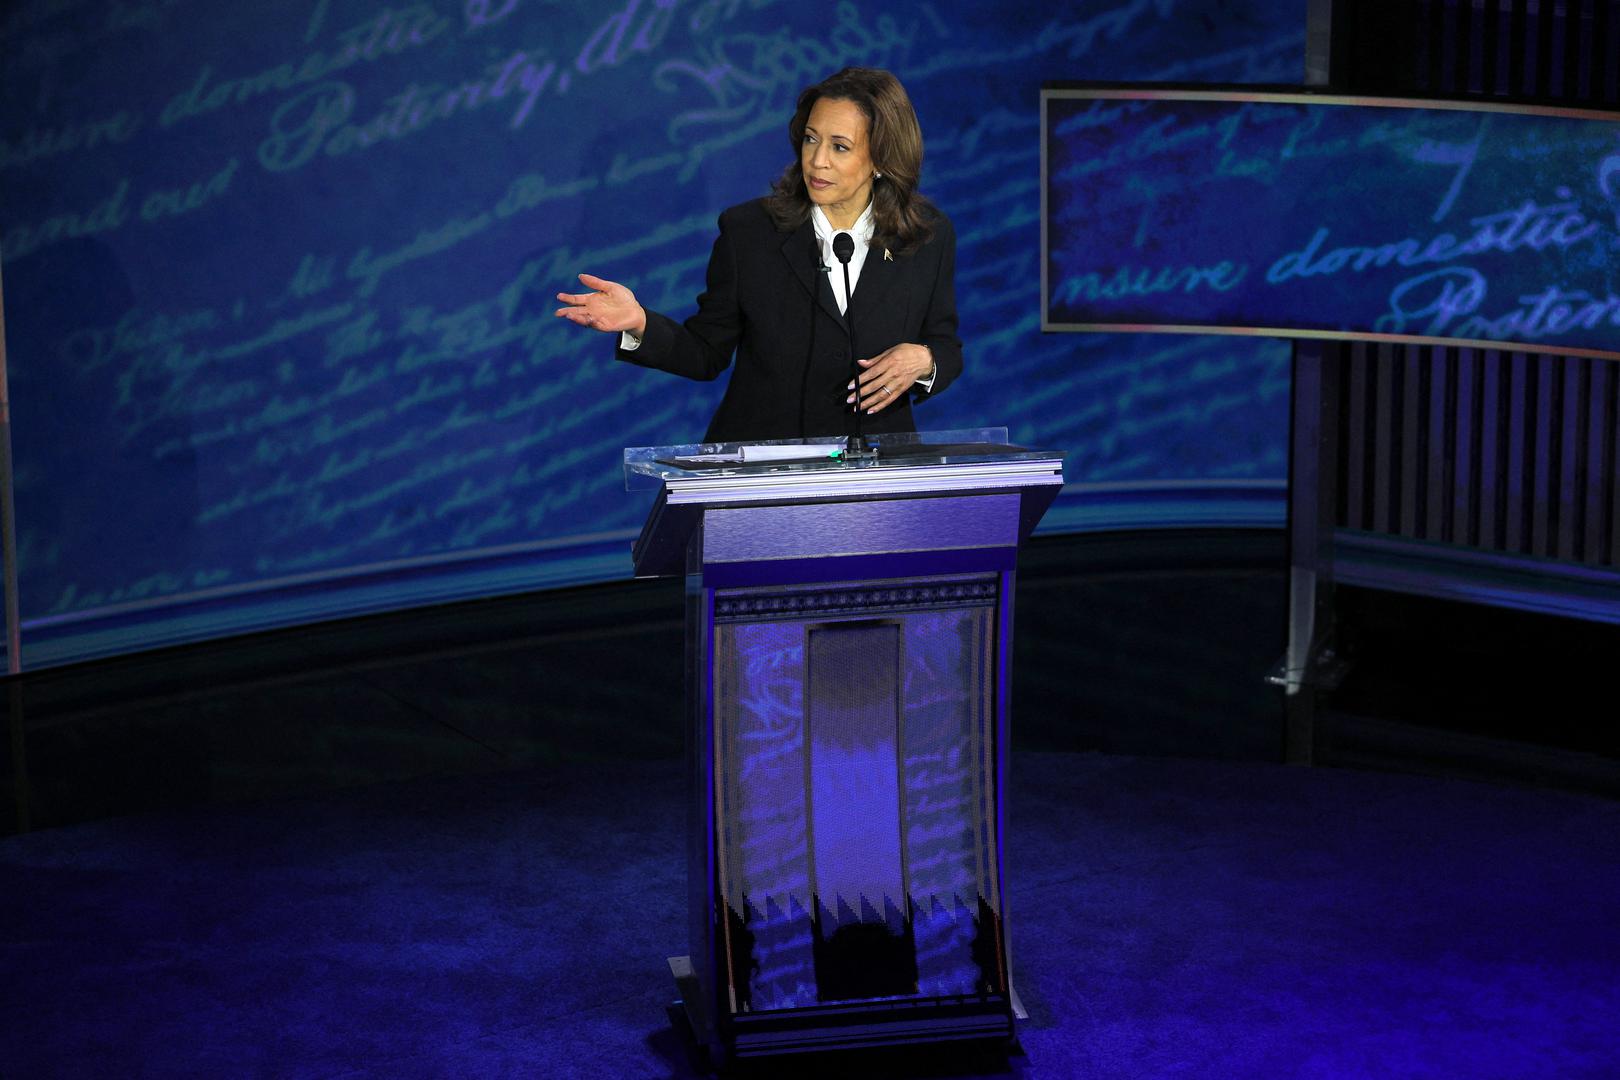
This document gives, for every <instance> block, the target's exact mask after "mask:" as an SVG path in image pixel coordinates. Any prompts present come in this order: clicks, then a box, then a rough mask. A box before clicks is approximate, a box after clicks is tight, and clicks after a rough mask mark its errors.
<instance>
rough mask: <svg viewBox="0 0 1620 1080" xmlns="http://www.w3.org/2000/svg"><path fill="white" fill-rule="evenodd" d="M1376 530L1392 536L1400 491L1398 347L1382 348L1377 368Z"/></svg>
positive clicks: (1375, 445) (1375, 391)
mask: <svg viewBox="0 0 1620 1080" xmlns="http://www.w3.org/2000/svg"><path fill="white" fill-rule="evenodd" d="M1373 379H1374V394H1375V396H1374V406H1373V528H1374V529H1376V530H1377V531H1378V532H1383V533H1387V532H1392V531H1393V525H1394V522H1393V521H1392V520H1391V518H1392V516H1393V515H1392V511H1393V510H1394V509H1395V504H1396V498H1397V496H1398V494H1399V490H1398V488H1397V486H1396V481H1397V479H1398V477H1396V475H1395V461H1396V458H1395V437H1396V432H1397V431H1399V430H1400V429H1399V427H1398V425H1397V424H1396V421H1395V347H1394V346H1393V345H1384V344H1381V345H1379V346H1378V356H1377V360H1376V361H1375V362H1374V364H1373Z"/></svg>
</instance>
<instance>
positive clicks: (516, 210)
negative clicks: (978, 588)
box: [0, 0, 1303, 663]
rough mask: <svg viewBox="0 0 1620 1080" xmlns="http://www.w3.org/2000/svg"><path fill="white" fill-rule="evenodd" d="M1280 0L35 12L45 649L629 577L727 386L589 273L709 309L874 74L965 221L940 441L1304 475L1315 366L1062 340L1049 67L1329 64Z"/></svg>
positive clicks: (450, 1) (180, 5)
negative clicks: (737, 229)
mask: <svg viewBox="0 0 1620 1080" xmlns="http://www.w3.org/2000/svg"><path fill="white" fill-rule="evenodd" d="M1292 6H1295V7H1297V6H1298V5H1292ZM1285 7H1290V5H1276V4H1270V3H1265V4H1252V5H1244V4H1232V3H1230V2H1229V0H1099V2H1095V3H1085V4H1073V5H982V4H972V3H966V2H960V0H940V2H935V3H898V2H894V3H864V2H863V3H855V2H843V3H835V4H789V3H778V2H772V0H609V2H606V3H589V4H584V3H581V4H571V3H561V2H557V0H390V2H383V3H379V2H378V0H262V2H255V3H232V4H222V3H217V2H215V0H121V2H119V3H116V4H107V3H99V2H91V0H21V2H19V3H14V4H10V5H7V6H6V7H5V8H4V13H3V14H0V47H3V51H4V55H5V58H6V61H5V64H4V66H3V68H0V192H3V198H0V256H3V260H4V261H3V286H4V301H5V315H6V341H7V345H8V355H9V363H10V377H11V395H12V401H13V406H14V419H13V425H14V426H13V436H14V445H15V456H16V496H17V510H18V528H19V543H20V548H21V557H20V569H21V607H22V612H23V616H24V641H25V654H26V653H28V650H30V649H33V650H34V652H33V653H32V654H31V655H30V656H29V662H30V663H42V662H52V661H55V660H60V659H66V658H70V657H72V656H76V655H87V654H89V653H93V652H97V651H107V650H110V649H120V648H129V647H135V646H141V645H150V644H155V643H158V642H160V641H164V640H179V639H183V638H186V637H195V636H198V635H199V634H210V633H223V632H227V631H231V630H239V629H249V628H252V627H255V626H264V625H275V624H278V623H286V622H289V621H297V620H300V619H309V618H317V617H321V616H323V615H330V614H339V613H342V612H345V611H355V610H364V609H367V608H376V607H387V606H393V605H398V604H406V603H417V602H422V601H425V600H433V599H448V598H453V597H455V596H459V595H468V594H472V593H478V592H486V591H499V590H507V589H514V588H527V587H533V586H536V585H546V584H558V583H565V582H572V581H586V580H600V579H603V578H608V577H615V576H626V575H628V573H629V572H630V563H629V557H628V551H629V540H630V537H631V536H632V535H633V531H634V530H635V528H636V527H637V526H638V524H639V521H640V519H641V517H642V515H643V514H644V513H645V511H646V509H647V505H646V499H645V498H644V497H637V496H633V495H627V494H626V492H625V491H624V487H623V480H622V474H621V470H620V466H619V451H620V448H621V447H624V446H627V445H629V446H634V445H654V444H663V443H673V442H687V441H691V440H693V439H695V438H697V437H699V436H700V435H701V433H702V431H703V430H704V427H705V425H706V423H707V420H708V417H709V414H710V413H711V412H712V410H713V408H714V406H715V404H716V403H717V402H718V399H719V394H720V392H721V391H722V389H723V381H722V383H712V384H699V383H690V382H686V381H684V380H679V379H675V378H673V377H670V376H667V375H662V374H660V373H656V372H644V371H641V370H638V369H635V368H632V367H630V366H629V365H625V364H619V363H616V362H614V361H613V360H612V359H611V347H610V346H611V343H610V342H609V340H608V339H607V338H606V337H604V336H602V335H598V334H595V333H592V332H590V331H585V330H582V329H580V328H578V327H574V326H571V325H569V324H567V323H566V322H565V321H563V320H560V319H557V318H555V317H554V315H553V311H554V310H555V308H556V307H557V303H556V301H555V299H554V297H555V294H556V293H557V292H558V291H560V290H573V289H574V288H576V284H575V282H574V278H573V275H575V274H576V273H579V272H581V271H588V272H591V273H596V274H600V275H602V276H606V277H610V278H614V279H617V280H620V281H623V282H625V283H626V284H628V285H630V286H631V287H632V288H633V289H635V290H636V293H637V295H638V297H639V298H640V299H641V300H642V301H643V302H644V303H645V304H647V305H648V306H649V307H652V308H655V309H658V310H662V311H664V312H666V313H668V314H670V315H672V316H674V317H676V318H683V317H685V315H687V314H688V313H690V312H691V311H692V310H693V307H694V299H695V297H696V296H697V294H698V293H699V292H700V291H701V289H702V283H703V270H704V266H705V263H706V260H707V257H708V253H709V249H710V245H711V242H712V240H713V237H714V234H715V219H716V216H717V215H718V213H719V212H720V211H721V210H722V209H723V208H725V207H726V206H728V205H731V204H734V203H738V202H741V201H743V200H745V199H749V198H752V197H755V196H758V195H761V194H763V193H764V192H765V191H766V190H767V187H768V184H769V182H770V181H771V180H772V179H773V178H774V177H775V176H776V175H778V174H779V173H780V171H781V170H782V168H783V167H784V166H785V165H786V164H787V163H788V161H789V160H790V155H791V153H792V149H791V148H790V147H789V145H788V138H787V133H786V125H787V120H788V117H789V114H790V112H791V110H792V105H793V102H794V100H795V98H796V96H797V94H798V92H799V90H800V89H802V88H803V87H804V86H805V85H807V84H809V83H812V82H815V81H817V80H819V79H821V78H823V77H825V76H826V75H828V74H830V73H831V72H833V71H835V70H836V69H838V68H839V67H842V66H844V65H847V64H863V65H872V66H880V67H887V68H889V69H891V70H893V71H895V72H896V74H898V75H899V76H900V78H901V79H902V80H903V81H904V82H905V84H906V86H907V88H908V90H909V91H910V93H911V95H912V97H913V100H914V102H915V104H916V106H917V109H918V113H919V116H920V118H921V121H922V126H923V132H924V136H925V139H926V143H927V160H926V163H925V167H924V173H923V181H922V186H923V190H924V191H925V192H926V193H927V194H929V195H930V196H931V197H932V198H933V199H934V200H935V201H936V202H937V203H938V204H939V205H940V206H941V207H942V208H943V209H944V210H945V211H946V212H947V213H949V214H950V215H951V217H952V218H953V220H954V221H955V224H956V229H957V233H958V237H959V248H958V258H957V266H958V279H957V286H958V294H959V309H960V310H961V312H962V316H963V324H962V336H963V338H964V340H965V343H966V353H967V371H966V373H965V374H964V376H963V377H962V379H961V380H960V382H959V383H958V385H956V386H954V387H953V388H951V390H949V391H948V392H947V393H945V394H943V395H942V396H941V398H940V399H939V400H938V401H937V402H933V403H931V404H929V405H928V406H927V408H926V409H925V410H923V411H922V412H921V413H920V415H919V417H918V420H919V423H920V424H923V425H925V426H929V427H935V428H957V427H972V426H980V425H992V424H1005V425H1007V426H1009V427H1010V428H1011V431H1012V434H1013V436H1014V437H1015V438H1017V439H1020V440H1025V441H1029V442H1034V443H1038V444H1041V445H1047V446H1054V447H1058V448H1061V449H1064V450H1067V451H1068V452H1069V454H1070V458H1069V474H1070V479H1071V480H1074V481H1079V482H1080V483H1081V484H1082V485H1107V484H1124V485H1141V484H1167V483H1182V482H1191V483H1194V484H1205V483H1213V484H1223V483H1229V484H1244V483H1262V484H1264V483H1274V482H1275V481H1277V480H1278V479H1280V478H1281V477H1282V476H1283V475H1284V471H1285V470H1284V462H1283V452H1282V431H1283V426H1284V421H1283V411H1282V410H1283V404H1284V401H1285V398H1286V393H1285V391H1286V362H1287V361H1286V357H1287V352H1286V348H1285V347H1283V346H1280V345H1278V344H1277V343H1272V342H1240V341H1232V340H1222V339H1215V338H1189V339H1184V340H1179V341H1173V342H1167V341H1166V339H1163V338H1153V337H1146V336H1131V337H1121V336H1112V335H1096V336H1088V337H1085V338H1081V337H1076V336H1073V335H1043V334H1042V333H1041V332H1040V315H1041V309H1040V287H1039V282H1040V258H1039V252H1040V236H1039V228H1038V222H1039V211H1040V153H1041V150H1040V120H1039V88H1040V85H1041V83H1042V82H1043V81H1045V80H1053V79H1064V78H1069V79H1072V78H1075V77H1077V76H1081V75H1084V76H1086V77H1097V78H1114V79H1127V78H1139V79H1165V80H1169V79H1175V80H1211V81H1214V80H1219V81H1221V82H1233V81H1239V82H1277V81H1292V80H1294V79H1297V78H1298V76H1299V72H1300V71H1301V69H1302V59H1301V58H1302V53H1303V12H1302V11H1286V12H1284V11H1280V10H1279V9H1280V8H1285ZM1054 520H1057V519H1056V518H1054ZM97 634H100V635H101V636H100V637H97V636H96V635H97ZM70 635H77V638H76V640H75V641H74V642H72V643H64V644H60V646H59V647H58V646H55V645H50V642H52V641H53V640H54V641H58V642H66V636H70ZM30 642H32V643H33V644H29V643H30ZM52 650H54V651H52Z"/></svg>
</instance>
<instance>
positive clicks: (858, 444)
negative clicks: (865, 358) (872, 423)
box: [832, 232, 877, 460]
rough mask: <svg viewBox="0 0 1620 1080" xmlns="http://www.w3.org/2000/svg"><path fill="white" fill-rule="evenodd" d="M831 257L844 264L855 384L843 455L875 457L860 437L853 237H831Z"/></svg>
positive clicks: (847, 331)
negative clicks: (850, 425)
mask: <svg viewBox="0 0 1620 1080" xmlns="http://www.w3.org/2000/svg"><path fill="white" fill-rule="evenodd" d="M832 250H833V257H834V258H836V259H837V260H838V261H839V262H841V263H843V264H844V333H845V334H846V336H847V337H848V340H849V370H850V382H851V383H852V384H854V386H855V401H854V403H853V408H852V409H851V412H852V413H853V414H854V418H855V423H854V425H853V427H854V429H855V430H853V431H851V432H850V433H849V436H848V438H847V439H846V440H845V443H844V457H845V459H846V460H848V459H850V458H864V457H876V456H877V454H876V453H875V452H869V451H868V450H867V449H866V442H865V440H864V439H863V438H862V437H861V390H860V378H861V366H860V365H859V364H857V363H856V362H855V318H854V314H855V313H854V311H853V310H851V309H853V308H854V306H855V304H854V298H853V296H852V293H853V291H854V290H852V289H851V288H850V285H849V260H850V258H851V256H853V255H854V254H855V238H854V237H853V236H851V235H849V233H847V232H841V233H838V234H836V235H835V236H834V237H833V241H832Z"/></svg>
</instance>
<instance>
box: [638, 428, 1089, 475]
mask: <svg viewBox="0 0 1620 1080" xmlns="http://www.w3.org/2000/svg"><path fill="white" fill-rule="evenodd" d="M864 443H865V445H867V446H868V447H871V448H873V449H875V450H876V451H877V454H876V456H875V457H860V458H851V457H849V456H847V455H846V454H845V440H844V439H843V438H841V437H837V436H826V437H821V438H814V439H773V440H768V441H755V442H746V443H685V444H681V445H678V446H631V447H626V448H625V451H624V486H625V489H626V490H627V491H634V490H638V489H644V488H657V487H662V486H665V485H667V484H669V483H670V482H671V481H677V482H678V481H682V480H698V479H703V478H712V479H719V478H721V477H736V478H743V477H762V478H763V477H770V476H773V475H775V476H779V477H782V478H783V479H786V477H787V475H804V474H813V473H842V472H848V471H849V470H855V469H860V470H868V469H879V470H883V469H915V468H917V467H919V466H928V465H969V464H973V463H977V462H985V463H988V462H1008V463H1010V462H1020V461H1027V462H1034V461H1050V460H1052V459H1053V458H1056V457H1059V456H1061V455H1058V454H1056V453H1054V452H1053V451H1050V450H1036V449H1031V448H1028V447H1023V446H1016V445H1014V444H1012V443H1009V442H1008V441H1007V429H1006V428H1004V427H994V428H965V429H962V430H957V431H907V432H894V433H891V434H885V435H868V436H866V438H865V440H864Z"/></svg>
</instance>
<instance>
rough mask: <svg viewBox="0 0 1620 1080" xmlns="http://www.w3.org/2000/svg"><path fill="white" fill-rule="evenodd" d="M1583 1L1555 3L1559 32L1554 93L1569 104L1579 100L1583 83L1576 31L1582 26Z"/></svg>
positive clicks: (1555, 38) (1565, 0) (1555, 48)
mask: <svg viewBox="0 0 1620 1080" xmlns="http://www.w3.org/2000/svg"><path fill="white" fill-rule="evenodd" d="M1579 10H1581V0H1562V3H1555V5H1554V15H1555V16H1557V23H1555V24H1557V28H1558V29H1557V31H1555V34H1557V36H1555V37H1554V44H1552V47H1554V57H1555V60H1554V63H1555V70H1557V78H1555V79H1554V87H1555V89H1554V92H1555V94H1557V96H1558V97H1562V99H1563V100H1567V102H1573V100H1578V99H1579V96H1581V83H1579V78H1578V76H1579V70H1581V65H1579V62H1578V60H1576V57H1578V50H1579V42H1578V40H1576V31H1578V29H1579V26H1581V19H1579Z"/></svg>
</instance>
